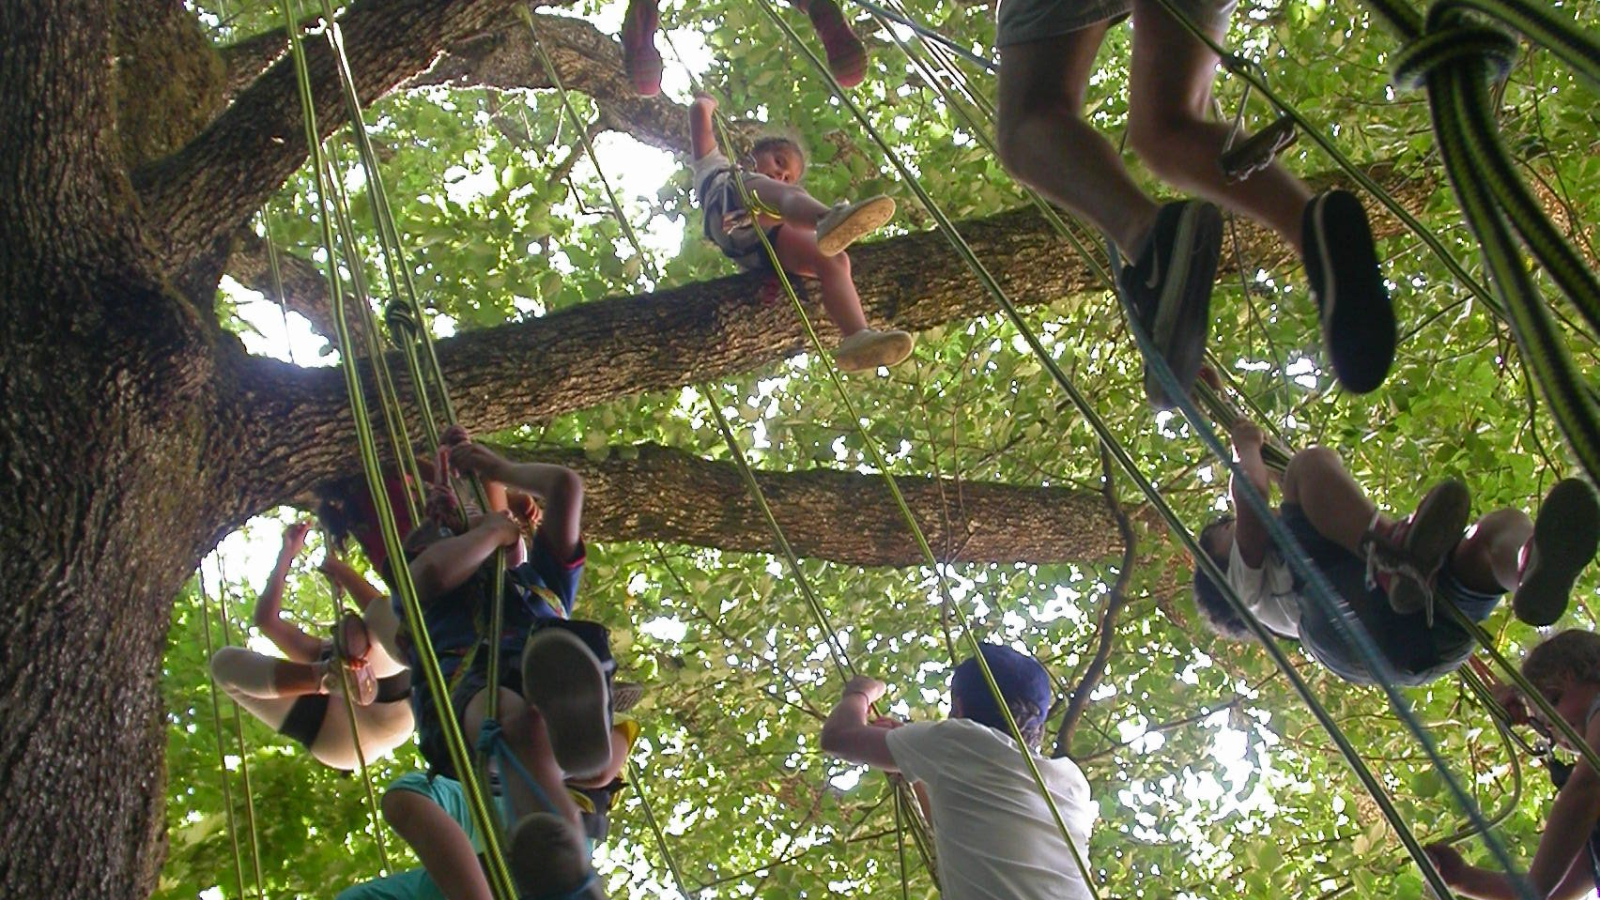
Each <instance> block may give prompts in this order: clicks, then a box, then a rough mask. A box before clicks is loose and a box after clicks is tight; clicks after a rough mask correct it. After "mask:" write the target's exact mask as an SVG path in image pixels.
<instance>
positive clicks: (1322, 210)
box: [1301, 191, 1395, 394]
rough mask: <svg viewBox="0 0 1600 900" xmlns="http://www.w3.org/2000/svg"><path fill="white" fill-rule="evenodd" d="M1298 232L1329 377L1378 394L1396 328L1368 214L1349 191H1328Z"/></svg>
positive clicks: (1350, 387) (1390, 359)
mask: <svg viewBox="0 0 1600 900" xmlns="http://www.w3.org/2000/svg"><path fill="white" fill-rule="evenodd" d="M1301 228H1302V230H1303V231H1304V240H1305V248H1306V258H1305V264H1306V279H1307V280H1308V281H1309V282H1310V283H1311V296H1312V297H1314V298H1315V299H1316V301H1317V315H1318V318H1319V319H1320V320H1321V323H1322V345H1323V346H1324V347H1326V348H1327V349H1328V357H1329V359H1330V360H1331V361H1332V363H1333V373H1334V375H1335V376H1337V377H1338V379H1339V383H1340V384H1342V385H1344V388H1345V390H1347V391H1351V392H1353V393H1357V394H1365V393H1367V392H1368V391H1372V390H1376V389H1377V387H1378V386H1379V385H1381V384H1383V379H1384V378H1386V377H1388V375H1389V365H1390V364H1391V363H1393V362H1394V344H1395V323H1394V307H1393V306H1392V305H1391V304H1390V302H1389V289H1388V288H1387V287H1385V286H1384V284H1383V273H1382V272H1380V271H1378V251H1377V248H1376V247H1375V246H1373V243H1372V229H1371V228H1370V227H1369V226H1368V225H1367V213H1366V211H1365V210H1363V209H1362V208H1361V201H1359V200H1357V199H1356V198H1355V195H1354V194H1351V193H1350V192H1349V191H1327V192H1326V193H1322V194H1318V195H1317V196H1315V197H1313V198H1311V202H1310V203H1308V204H1307V205H1306V211H1305V213H1304V214H1303V216H1302V218H1301Z"/></svg>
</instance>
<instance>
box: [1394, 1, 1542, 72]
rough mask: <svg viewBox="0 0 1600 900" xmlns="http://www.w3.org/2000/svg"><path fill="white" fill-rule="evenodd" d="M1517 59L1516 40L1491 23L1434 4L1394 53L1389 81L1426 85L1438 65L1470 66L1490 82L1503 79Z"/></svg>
mask: <svg viewBox="0 0 1600 900" xmlns="http://www.w3.org/2000/svg"><path fill="white" fill-rule="evenodd" d="M1516 59H1517V39H1516V38H1515V37H1513V36H1512V35H1511V34H1509V33H1508V32H1505V31H1502V30H1501V29H1499V28H1495V27H1493V26H1491V25H1485V24H1482V23H1480V22H1476V21H1472V20H1470V19H1468V18H1467V17H1466V16H1464V15H1463V14H1462V13H1461V12H1460V11H1459V10H1455V9H1451V8H1448V7H1444V8H1441V7H1440V6H1439V5H1435V6H1434V7H1433V9H1432V10H1430V11H1429V14H1428V22H1427V28H1426V30H1424V31H1423V33H1422V34H1421V35H1420V36H1418V37H1417V38H1416V39H1414V40H1411V41H1407V42H1406V44H1405V45H1404V46H1402V47H1401V48H1400V49H1399V50H1398V51H1397V52H1396V53H1395V55H1394V68H1393V70H1392V72H1393V75H1392V80H1393V82H1394V85H1395V87H1397V88H1399V89H1400V90H1402V91H1414V90H1417V89H1418V88H1421V87H1422V86H1423V85H1425V84H1427V81H1428V74H1429V73H1430V72H1432V71H1434V70H1435V69H1438V68H1439V67H1441V66H1447V65H1448V66H1455V65H1459V66H1473V67H1474V69H1473V71H1474V73H1476V72H1478V71H1481V72H1482V73H1483V76H1484V77H1486V78H1488V79H1489V80H1491V81H1498V80H1500V79H1502V78H1505V77H1506V75H1508V74H1510V72H1511V64H1512V63H1513V62H1515V61H1516Z"/></svg>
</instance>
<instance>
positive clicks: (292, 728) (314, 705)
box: [278, 694, 328, 750]
mask: <svg viewBox="0 0 1600 900" xmlns="http://www.w3.org/2000/svg"><path fill="white" fill-rule="evenodd" d="M327 715H328V695H327V694H305V695H303V696H301V697H299V698H298V699H296V700H295V701H294V705H293V706H291V707H289V715H287V716H285V717H284V719H283V724H281V725H279V726H278V733H279V734H281V735H283V736H284V737H286V738H289V739H290V740H292V741H295V742H296V743H298V744H300V745H301V746H302V747H305V748H306V749H307V750H309V749H311V744H312V743H313V742H314V741H316V739H317V735H319V734H321V733H322V720H323V718H324V717H326V716H327Z"/></svg>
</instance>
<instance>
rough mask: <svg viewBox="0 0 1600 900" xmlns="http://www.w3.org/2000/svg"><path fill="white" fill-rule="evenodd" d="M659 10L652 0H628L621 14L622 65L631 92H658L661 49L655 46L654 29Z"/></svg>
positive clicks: (642, 95) (648, 93)
mask: <svg viewBox="0 0 1600 900" xmlns="http://www.w3.org/2000/svg"><path fill="white" fill-rule="evenodd" d="M660 27H661V13H660V10H659V9H658V8H657V6H656V0H629V2H628V11H627V13H626V14H624V15H623V17H622V68H623V70H624V71H626V72H627V73H628V81H629V82H630V83H631V84H632V85H633V91H634V93H636V94H638V95H640V96H641V97H654V96H655V95H656V94H659V93H661V68H662V66H661V51H659V50H657V49H656V30H657V29H658V28H660Z"/></svg>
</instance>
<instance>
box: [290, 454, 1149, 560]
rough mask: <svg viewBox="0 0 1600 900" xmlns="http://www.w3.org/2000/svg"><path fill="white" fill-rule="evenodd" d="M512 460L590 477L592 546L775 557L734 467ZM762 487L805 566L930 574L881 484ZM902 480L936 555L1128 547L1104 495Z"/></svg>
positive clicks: (1098, 554) (1082, 556) (769, 477)
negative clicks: (951, 549) (955, 550)
mask: <svg viewBox="0 0 1600 900" xmlns="http://www.w3.org/2000/svg"><path fill="white" fill-rule="evenodd" d="M504 452H505V453H506V455H507V456H508V457H510V458H512V459H520V460H531V461H536V462H545V463H555V464H559V465H564V466H567V467H569V468H571V469H572V470H574V471H575V472H577V473H578V474H579V475H580V476H581V477H582V478H583V481H584V522H583V529H584V535H585V537H586V538H587V539H588V540H590V541H594V542H600V543H609V542H621V541H652V542H653V541H660V542H664V543H671V544H687V545H690V546H696V547H712V548H716V549H720V550H729V551H738V552H745V553H772V552H774V549H773V544H772V536H771V533H770V531H769V530H768V528H767V523H766V520H765V519H764V518H763V517H762V515H761V513H760V511H759V510H758V509H757V508H756V506H755V504H754V501H752V500H751V499H750V497H749V495H748V493H747V492H746V490H745V485H744V481H743V479H742V478H741V477H740V475H739V471H738V469H737V468H736V467H735V466H734V464H733V463H731V462H721V461H713V460H707V459H702V458H700V457H698V456H694V455H692V454H689V453H686V452H684V451H682V450H679V449H676V448H673V447H664V446H661V445H659V444H640V445H633V446H625V447H611V448H608V452H607V455H606V456H605V457H604V458H603V459H599V458H594V457H591V456H589V455H588V454H585V453H583V452H581V451H577V450H565V449H559V450H558V449H551V448H539V449H537V450H533V449H517V448H510V449H507V450H505V451H504ZM341 458H342V459H345V460H348V459H349V456H348V454H344V455H343V456H342V457H341ZM756 481H757V482H758V483H759V484H760V485H761V490H762V492H763V493H764V494H765V495H766V497H767V500H768V501H769V502H770V503H771V505H772V510H773V513H774V514H775V515H776V516H777V518H778V524H779V525H780V526H781V527H782V528H783V531H784V536H785V537H787V538H788V539H789V542H790V543H791V544H792V545H793V546H794V548H795V551H796V552H797V553H799V554H800V555H801V556H802V557H805V558H808V559H825V560H830V561H832V562H838V563H844V564H846V565H856V566H895V567H904V566H918V565H922V564H923V557H922V553H921V551H920V550H918V548H917V546H916V544H915V543H914V542H913V541H912V540H911V536H910V534H909V533H908V532H907V530H906V526H905V522H904V520H903V519H902V518H901V517H900V514H899V511H898V509H897V508H896V506H895V504H894V501H893V499H892V498H891V497H890V495H889V491H888V488H887V487H886V486H885V485H884V483H883V479H882V477H881V476H878V475H872V474H865V473H860V472H847V471H839V470H835V469H810V470H805V471H798V472H773V471H757V472H756ZM896 482H897V483H898V485H899V487H900V490H901V492H902V493H903V494H904V495H905V498H906V502H907V503H908V504H909V505H910V507H911V512H912V514H913V515H915V516H916V517H917V524H919V525H921V526H922V529H923V531H924V533H925V534H926V535H927V537H928V540H929V541H930V542H931V543H932V544H933V546H935V547H940V546H960V547H961V552H960V554H959V559H960V561H962V562H972V563H1014V562H1028V563H1041V564H1043V563H1059V562H1087V561H1092V560H1097V559H1102V558H1104V557H1107V556H1110V555H1111V554H1113V553H1116V552H1117V549H1118V547H1119V544H1118V540H1117V532H1116V529H1115V527H1114V521H1113V518H1112V515H1111V511H1110V509H1109V508H1108V507H1107V506H1106V502H1105V498H1104V497H1102V496H1101V495H1100V494H1099V493H1098V492H1096V491H1087V490H1076V489H1073V488H1065V487H1038V486H1021V485H1009V484H997V483H993V482H973V481H965V482H963V483H962V486H961V487H962V490H961V491H960V492H959V493H958V492H957V491H955V490H953V489H952V482H951V481H950V480H948V479H939V478H932V477H926V476H913V475H902V476H898V477H897V478H896ZM364 490H365V482H364V481H363V480H362V479H361V478H360V477H359V475H355V474H351V475H348V476H347V477H345V478H341V479H339V480H338V481H337V482H335V483H332V484H329V485H327V486H325V488H324V489H323V491H322V493H321V494H320V497H321V498H322V499H332V498H339V499H346V498H348V497H351V496H353V495H354V494H356V493H357V492H361V491H364ZM841 522H849V523H850V527H849V528H841V527H839V526H840V523H841ZM946 523H949V524H946ZM952 531H953V532H954V533H953V534H952V533H951V532H952ZM947 541H948V543H947Z"/></svg>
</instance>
